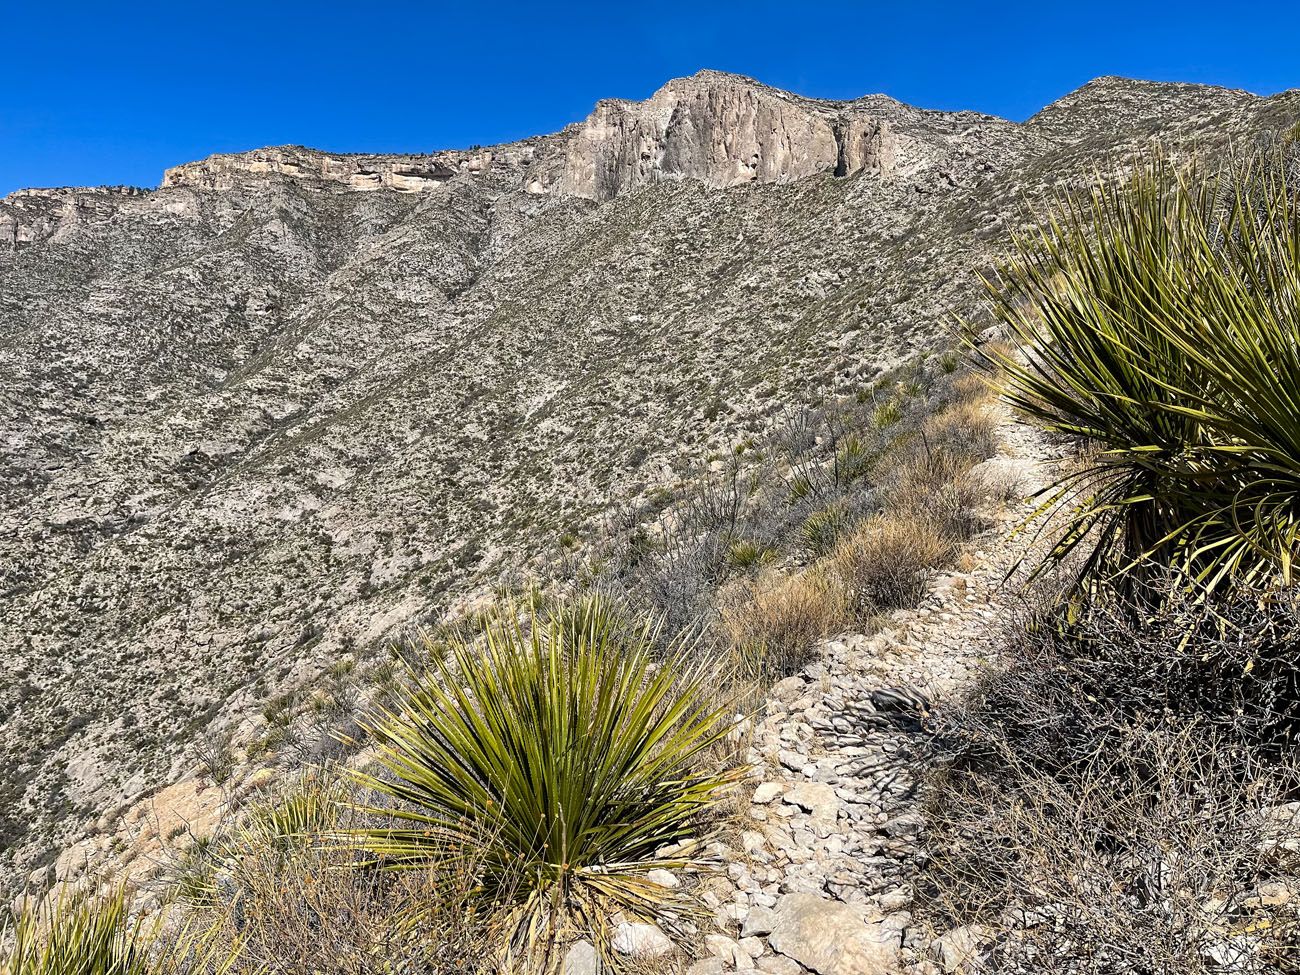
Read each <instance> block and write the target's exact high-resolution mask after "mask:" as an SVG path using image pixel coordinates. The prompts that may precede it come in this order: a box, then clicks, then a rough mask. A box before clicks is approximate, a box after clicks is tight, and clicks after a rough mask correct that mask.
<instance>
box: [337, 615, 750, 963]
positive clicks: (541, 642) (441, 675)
mask: <svg viewBox="0 0 1300 975" xmlns="http://www.w3.org/2000/svg"><path fill="white" fill-rule="evenodd" d="M655 646H656V633H655V632H654V629H653V627H651V626H650V625H640V626H637V625H630V624H629V623H628V622H627V621H626V620H625V619H624V618H623V617H622V615H621V614H620V613H618V612H616V611H615V610H613V609H612V608H611V607H610V606H609V605H608V604H607V603H604V602H600V601H592V602H585V603H581V604H579V605H578V607H576V608H575V609H571V610H569V611H568V612H562V613H557V614H556V615H554V616H553V617H552V618H550V619H548V620H545V621H542V620H536V619H534V620H533V621H532V622H531V624H529V625H522V624H520V623H518V622H515V621H503V622H502V623H500V624H499V625H497V626H494V627H491V628H489V629H488V630H487V632H486V633H485V634H484V636H483V638H482V640H481V641H479V642H470V641H466V640H454V641H453V642H452V643H451V644H450V646H449V647H447V648H446V654H445V656H444V655H443V654H442V652H441V651H440V652H439V653H438V654H437V655H436V656H435V658H434V664H433V667H432V669H431V671H430V672H429V673H427V674H424V675H422V676H420V677H419V678H418V679H416V680H415V681H414V684H413V686H412V687H411V688H410V689H409V691H408V693H407V694H406V695H405V696H404V697H403V698H402V700H401V703H400V704H399V705H398V706H396V707H395V708H394V709H393V710H390V711H385V712H382V713H381V714H379V715H378V717H377V719H376V720H374V721H373V722H371V723H370V727H369V730H370V732H371V734H372V736H373V737H374V739H375V740H376V742H377V743H378V745H379V762H380V764H381V765H382V766H383V767H384V768H385V769H386V771H387V773H388V774H387V775H382V776H373V777H370V776H366V777H363V779H362V781H363V783H364V784H365V785H367V786H369V787H370V788H372V789H374V790H375V791H376V792H378V793H381V794H383V795H385V796H387V797H388V798H389V799H390V800H392V801H393V804H394V805H395V808H389V807H387V806H384V807H372V808H367V809H366V810H365V811H366V812H367V813H368V814H373V815H377V816H385V817H387V816H390V815H391V816H392V817H394V818H395V823H394V825H393V826H391V827H385V828H366V829H360V830H354V831H349V833H348V838H349V839H350V840H351V841H354V842H359V844H360V845H361V847H362V848H363V849H365V850H367V851H369V852H370V853H372V854H373V855H374V856H375V858H376V859H377V860H378V861H379V862H381V863H382V864H383V865H385V866H387V867H390V868H398V869H400V868H404V867H419V866H422V865H426V864H428V863H429V862H430V861H431V860H436V859H437V858H439V857H445V856H446V855H447V851H448V850H455V849H462V850H468V851H473V857H472V859H473V862H474V863H475V864H477V866H476V869H477V870H479V871H480V878H479V880H480V883H481V885H482V890H483V895H484V896H483V903H484V904H485V905H497V906H501V907H503V908H504V912H503V913H504V933H503V936H502V942H503V945H504V947H503V952H504V954H505V957H504V958H503V964H505V965H506V966H507V967H512V966H515V965H523V964H526V965H528V966H529V967H532V966H533V965H535V964H537V963H538V961H539V959H540V960H541V961H542V962H543V963H546V962H550V961H553V958H554V955H555V951H554V949H555V946H556V943H557V941H558V940H561V939H562V938H563V937H565V936H566V935H567V934H569V933H582V934H586V935H588V936H591V937H594V938H595V939H596V940H597V942H599V943H606V942H607V935H606V932H605V925H606V921H607V919H608V918H609V917H610V916H611V915H613V914H614V913H616V912H621V913H622V914H623V915H624V916H626V917H628V918H636V919H658V920H661V921H662V920H663V919H664V918H665V916H666V914H665V912H667V916H669V917H671V916H672V914H674V913H675V912H679V911H683V910H689V906H688V905H687V904H686V903H684V902H683V900H682V897H681V895H680V894H679V893H678V892H676V891H674V890H672V889H670V888H668V887H665V886H661V885H659V884H657V883H654V882H653V881H651V880H650V879H648V878H647V876H646V874H647V872H648V871H650V870H652V869H655V868H664V869H678V868H684V867H693V866H699V865H701V864H700V863H699V862H698V861H697V860H696V859H695V857H696V855H693V854H691V853H689V852H674V853H665V852H663V850H664V848H665V847H670V846H673V845H677V846H678V849H679V850H683V849H684V850H691V849H699V842H698V841H699V840H700V839H701V837H700V833H699V831H700V828H701V825H702V822H701V820H702V817H703V816H704V814H706V813H707V812H708V811H709V809H710V808H711V807H713V806H714V805H715V804H716V803H717V802H718V801H719V800H720V798H721V796H722V794H723V792H724V788H725V787H726V786H727V785H728V784H729V783H730V782H731V781H733V780H734V778H735V774H736V773H734V772H726V771H716V770H712V769H711V766H710V762H709V761H708V756H707V753H708V752H709V751H710V750H711V749H712V748H713V747H714V746H715V745H717V744H718V743H719V742H720V741H721V740H722V739H723V737H724V736H725V735H726V733H727V731H728V730H729V727H730V725H729V722H728V721H727V715H728V713H729V712H728V711H727V710H726V709H724V708H720V707H718V706H717V704H716V703H715V701H716V698H715V697H714V692H715V688H716V681H715V675H714V674H712V673H711V672H710V671H709V670H708V669H706V668H705V667H704V665H703V664H702V663H701V662H700V656H699V655H697V654H692V653H691V649H692V648H691V647H690V646H685V645H681V644H678V645H675V646H674V647H673V648H672V649H671V650H670V651H669V652H668V653H667V655H666V656H663V655H661V654H657V655H654V656H652V653H653V648H654V647H655ZM693 840H694V841H696V842H695V845H694V846H692V845H691V841H693ZM682 844H685V847H684V848H683V847H682V846H681V845H682Z"/></svg>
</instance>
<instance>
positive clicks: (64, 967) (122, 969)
mask: <svg viewBox="0 0 1300 975" xmlns="http://www.w3.org/2000/svg"><path fill="white" fill-rule="evenodd" d="M128 906H129V905H128V901H127V897H126V893H125V890H124V889H123V888H121V887H117V888H114V889H113V890H112V891H111V892H110V893H108V894H105V895H103V896H93V895H81V894H65V895H63V896H62V897H60V898H58V899H54V900H47V901H44V902H42V903H33V902H24V904H23V905H22V906H21V907H20V908H18V909H16V910H15V911H14V912H13V914H12V916H11V919H10V922H9V924H8V925H4V926H0V973H3V975H171V973H173V972H183V971H204V972H209V973H212V975H223V973H225V972H226V971H228V970H229V968H230V966H231V964H232V963H233V961H234V959H235V949H234V948H232V946H230V945H229V944H226V945H213V944H205V942H204V939H203V936H202V935H201V934H195V933H194V932H192V931H191V930H190V929H188V928H183V929H182V930H181V932H179V933H178V934H176V935H174V936H173V937H171V938H169V939H168V940H167V942H166V943H165V944H164V943H163V942H162V941H161V940H157V936H158V933H159V930H160V924H159V923H158V922H157V921H155V922H153V923H145V922H142V921H136V920H132V919H131V917H130V913H129V910H128ZM6 949H7V953H6Z"/></svg>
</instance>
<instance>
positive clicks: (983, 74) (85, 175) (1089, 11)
mask: <svg viewBox="0 0 1300 975" xmlns="http://www.w3.org/2000/svg"><path fill="white" fill-rule="evenodd" d="M0 36H3V38H4V44H3V46H2V47H0V194H4V193H7V192H9V191H10V190H12V189H16V188H18V187H22V186H57V185H69V184H74V185H75V184H96V183H134V184H139V185H144V186H152V185H156V184H157V182H158V180H159V179H160V178H161V176H162V170H163V169H164V168H165V167H166V166H169V165H174V164H176V163H181V162H185V161H187V160H190V159H196V158H199V157H202V156H205V155H207V154H208V153H211V152H222V151H232V150H243V149H251V148H255V147H257V146H264V145H276V144H283V143H302V144H306V145H311V146H318V147H321V148H325V149H331V150H335V151H355V152H360V151H376V152H382V151H427V150H432V149H438V148H447V147H457V146H466V145H470V144H472V143H481V144H484V145H487V144H491V143H495V142H501V141H504V140H509V139H513V138H518V137H522V136H525V135H531V134H535V133H540V132H549V131H554V130H556V129H558V128H560V127H561V126H563V125H564V124H565V123H567V122H571V121H573V120H576V119H579V118H582V117H583V116H584V115H585V114H586V113H587V112H588V111H589V110H590V108H591V105H592V103H593V102H595V100H596V99H597V98H601V97H606V96H619V97H627V98H643V97H645V96H647V95H649V94H650V93H651V92H652V91H654V89H655V88H657V87H658V86H659V85H660V84H662V83H663V82H664V81H666V80H667V79H669V78H672V77H676V76H679V75H684V74H691V73H693V72H695V71H696V70H698V69H700V68H705V67H709V68H718V69H721V70H726V71H736V72H739V73H742V74H748V75H752V76H754V77H756V78H758V79H759V80H761V81H764V82H767V83H768V84H771V85H776V86H778V87H781V88H787V89H790V90H793V91H797V92H801V93H803V94H806V95H813V96H820V97H828V98H850V97H855V96H858V95H862V94H866V93H869V92H877V91H883V92H885V93H887V94H889V95H892V96H894V97H895V98H899V99H902V100H904V101H907V102H912V103H913V104H917V105H923V106H927V107H934V108H973V109H978V110H981V111H985V112H990V113H993V114H997V115H1002V116H1005V117H1007V118H1012V119H1023V118H1025V117H1027V116H1029V115H1031V114H1032V113H1033V112H1034V111H1036V110H1037V109H1038V108H1040V107H1042V106H1043V105H1044V104H1046V103H1048V102H1050V101H1052V100H1053V99H1055V98H1058V97H1060V96H1061V95H1063V94H1065V93H1066V92H1067V91H1070V90H1072V89H1074V88H1076V87H1078V86H1079V85H1081V84H1083V83H1084V82H1085V81H1087V80H1089V79H1090V78H1093V77H1095V76H1097V75H1102V74H1122V75H1128V76H1131V77H1139V78H1150V79H1157V80H1179V81H1198V82H1206V83H1211V84H1219V85H1226V86H1229V87H1234V88H1245V89H1247V90H1250V91H1254V92H1258V93H1260V94H1271V93H1273V92H1276V91H1280V90H1283V89H1286V88H1292V87H1300V3H1297V2H1295V0H1292V2H1290V3H1280V2H1279V3H1272V2H1262V3H1250V2H1244V3H1243V2H1237V3H1229V4H1226V5H1225V4H1222V3H1213V4H1211V3H1202V2H1200V0H1187V2H1184V3H1163V4H1162V3H1143V2H1141V0H1136V2H1134V0H1128V2H1123V3H1116V2H1111V0H1102V2H1093V3H1083V2H1080V3H1059V2H1053V0H1038V2H1035V3H1026V4H1021V3H1005V4H997V3H993V4H989V3H971V2H964V3H962V2H957V3H892V4H883V3H879V2H875V3H854V2H847V0H840V2H832V3H813V4H809V3H803V2H800V0H784V2H779V3H773V2H767V0H750V2H745V3H735V2H733V3H708V2H698V3H689V4H687V3H675V2H661V3H638V4H629V3H609V2H601V3H586V2H576V3H569V4H565V3H563V2H560V3H538V2H535V0H534V2H529V3H527V4H523V3H514V2H507V0H498V2H494V3H485V4H479V3H475V2H473V0H468V2H462V3H432V2H421V0H405V2H395V3H367V2H365V0H351V2H348V3H336V2H333V0H316V2H312V3H307V2H301V0H260V2H256V3H253V2H247V0H232V2H225V0H215V2H208V3H188V2H184V0H169V2H167V3H153V2H139V3H133V2H130V0H123V2H120V3H104V2H93V3H92V2H81V0H67V2H59V0H0Z"/></svg>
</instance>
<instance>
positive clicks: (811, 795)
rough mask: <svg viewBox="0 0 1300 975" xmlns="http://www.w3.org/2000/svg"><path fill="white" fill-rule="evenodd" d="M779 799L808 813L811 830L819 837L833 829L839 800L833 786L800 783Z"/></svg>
mask: <svg viewBox="0 0 1300 975" xmlns="http://www.w3.org/2000/svg"><path fill="white" fill-rule="evenodd" d="M781 798H782V800H783V801H785V802H787V803H789V804H790V805H792V806H798V807H799V808H800V809H802V810H804V811H805V812H806V813H808V815H809V816H810V817H811V818H812V824H813V829H814V830H815V831H817V832H818V833H819V834H820V835H826V833H827V832H829V831H830V830H832V829H834V828H835V821H836V820H837V819H839V815H840V800H839V797H838V796H836V795H835V789H834V787H833V786H830V785H827V784H826V783H824V782H801V783H800V784H799V785H796V786H795V787H794V788H793V789H790V790H789V791H788V792H786V794H785V795H784V796H782V797H781Z"/></svg>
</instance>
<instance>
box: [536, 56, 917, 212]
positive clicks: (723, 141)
mask: <svg viewBox="0 0 1300 975" xmlns="http://www.w3.org/2000/svg"><path fill="white" fill-rule="evenodd" d="M896 139H897V136H896V135H895V133H894V132H893V131H892V130H891V128H890V127H889V125H888V123H887V122H885V121H883V120H882V119H880V118H878V117H876V116H874V115H872V114H870V113H868V112H865V111H863V110H861V109H860V108H858V107H856V106H855V105H854V103H852V102H847V103H836V102H821V101H815V100H812V99H805V98H798V97H796V96H794V95H791V94H789V93H787V92H783V91H777V90H776V89H773V88H768V87H766V86H765V85H761V84H759V83H758V82H755V81H751V80H750V79H747V78H737V77H735V76H732V75H724V74H719V73H717V72H707V71H706V72H701V73H700V74H698V75H695V76H693V77H691V78H683V79H680V80H677V81H673V82H670V83H669V84H667V85H665V86H664V87H663V88H661V89H659V91H657V92H655V94H654V95H653V96H652V97H651V98H650V99H648V100H647V101H644V102H629V101H620V100H609V101H603V102H601V103H600V104H599V105H597V106H596V110H595V111H594V112H593V113H592V114H591V116H590V117H589V118H588V119H587V120H586V121H585V122H583V123H582V124H581V125H579V126H577V127H576V130H574V131H572V133H571V134H570V136H569V138H568V141H567V145H566V148H565V158H564V168H563V172H562V175H561V178H560V180H559V182H558V184H557V186H556V189H557V190H558V191H559V192H562V193H566V194H570V195H573V196H582V197H587V198H590V199H596V200H607V199H610V198H612V197H614V196H617V195H618V194H620V193H625V192H628V191H630V190H634V189H637V188H638V187H641V186H644V185H645V184H647V183H650V182H653V181H655V180H659V179H697V180H700V181H701V182H704V183H706V184H708V185H710V186H717V187H726V186H734V185H736V184H737V183H751V182H759V183H771V182H778V181H782V180H792V179H800V178H802V177H805V176H811V175H813V174H816V173H834V174H835V175H837V176H849V175H853V174H855V173H859V172H862V171H863V170H868V171H871V172H876V173H886V174H888V173H890V172H892V171H893V168H894V158H895V148H896V145H895V144H896Z"/></svg>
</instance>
